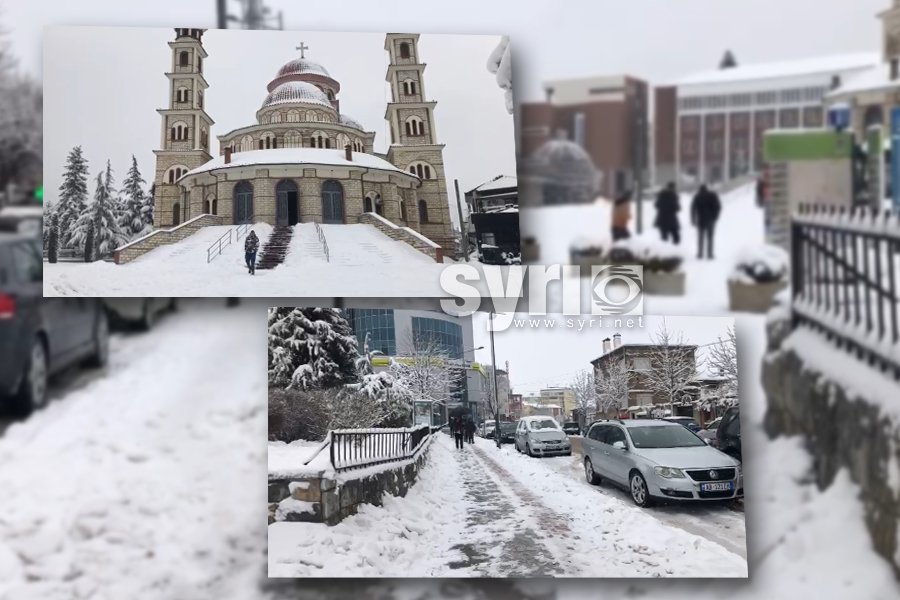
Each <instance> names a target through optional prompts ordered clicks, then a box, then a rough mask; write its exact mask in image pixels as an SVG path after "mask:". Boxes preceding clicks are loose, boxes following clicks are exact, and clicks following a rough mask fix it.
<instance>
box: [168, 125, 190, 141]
mask: <svg viewBox="0 0 900 600" xmlns="http://www.w3.org/2000/svg"><path fill="white" fill-rule="evenodd" d="M171 133H172V141H175V142H183V141H185V140H187V139H188V126H187V125H185V124H184V123H175V124H174V125H173V126H172V132H171Z"/></svg>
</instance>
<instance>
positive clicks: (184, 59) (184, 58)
mask: <svg viewBox="0 0 900 600" xmlns="http://www.w3.org/2000/svg"><path fill="white" fill-rule="evenodd" d="M190 64H191V55H190V54H189V53H188V52H187V50H184V51H182V52H181V53H180V54H179V55H178V66H179V67H187V66H190Z"/></svg>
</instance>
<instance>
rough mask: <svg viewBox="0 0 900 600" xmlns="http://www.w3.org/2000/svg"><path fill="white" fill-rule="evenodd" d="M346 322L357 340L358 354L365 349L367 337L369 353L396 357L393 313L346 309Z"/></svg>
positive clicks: (387, 310) (390, 311) (376, 310)
mask: <svg viewBox="0 0 900 600" xmlns="http://www.w3.org/2000/svg"><path fill="white" fill-rule="evenodd" d="M346 316H347V321H348V322H349V323H350V328H351V329H352V330H353V335H355V336H356V339H357V340H358V342H359V343H358V344H357V347H358V349H359V351H360V352H363V351H364V349H365V344H366V339H367V337H368V344H369V351H370V352H375V351H377V352H381V353H382V354H384V355H385V356H396V355H397V339H396V332H395V330H394V311H393V310H390V309H361V308H348V309H347V310H346Z"/></svg>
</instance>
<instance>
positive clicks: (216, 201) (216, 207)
mask: <svg viewBox="0 0 900 600" xmlns="http://www.w3.org/2000/svg"><path fill="white" fill-rule="evenodd" d="M212 214H214V215H217V214H219V199H218V198H213V201H212Z"/></svg>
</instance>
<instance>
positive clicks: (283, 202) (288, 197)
mask: <svg viewBox="0 0 900 600" xmlns="http://www.w3.org/2000/svg"><path fill="white" fill-rule="evenodd" d="M275 200H276V214H275V224H276V225H288V226H294V225H296V224H297V223H299V222H300V210H299V206H298V204H299V202H298V199H297V185H296V184H295V183H294V182H293V181H287V180H285V181H281V182H279V183H278V185H277V186H276V188H275Z"/></svg>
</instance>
